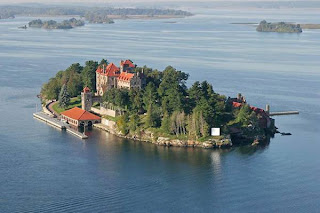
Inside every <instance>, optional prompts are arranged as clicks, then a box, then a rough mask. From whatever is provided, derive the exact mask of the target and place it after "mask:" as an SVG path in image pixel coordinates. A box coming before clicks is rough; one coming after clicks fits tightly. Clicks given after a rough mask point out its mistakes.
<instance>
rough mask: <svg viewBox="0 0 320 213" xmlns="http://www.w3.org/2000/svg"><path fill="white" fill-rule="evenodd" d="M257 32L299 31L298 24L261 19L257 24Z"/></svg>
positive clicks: (300, 30)
mask: <svg viewBox="0 0 320 213" xmlns="http://www.w3.org/2000/svg"><path fill="white" fill-rule="evenodd" d="M256 30H257V31H258V32H277V33H301V32H302V29H301V26H300V24H290V23H285V22H277V23H268V22H267V21H265V20H263V21H261V22H260V24H259V25H258V27H257V29H256Z"/></svg>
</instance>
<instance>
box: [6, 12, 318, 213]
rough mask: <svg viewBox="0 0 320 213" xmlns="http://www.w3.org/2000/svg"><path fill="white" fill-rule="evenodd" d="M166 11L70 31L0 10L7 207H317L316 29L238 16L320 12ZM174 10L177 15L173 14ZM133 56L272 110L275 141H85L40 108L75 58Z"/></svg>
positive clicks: (99, 135)
mask: <svg viewBox="0 0 320 213" xmlns="http://www.w3.org/2000/svg"><path fill="white" fill-rule="evenodd" d="M193 10H194V12H196V13H197V14H198V15H196V16H193V17H190V18H186V19H176V20H174V21H176V23H166V21H165V20H119V21H118V20H117V21H116V24H113V25H93V24H87V25H86V26H84V27H80V28H76V29H72V30H51V31H50V30H42V29H27V30H23V29H18V28H17V27H18V26H21V25H24V24H26V23H27V22H28V21H30V20H32V19H35V18H36V17H18V18H16V19H14V20H0V120H1V122H0V212H164V211H167V212H212V211H215V212H319V209H320V198H319V197H320V181H319V177H320V167H319V165H320V157H319V150H320V144H319V137H318V133H319V131H320V128H319V124H318V122H319V121H320V86H319V85H320V71H319V68H320V60H319V59H320V49H319V45H320V30H305V31H304V32H303V33H302V34H299V35H298V34H275V33H258V32H256V31H255V29H254V27H251V26H245V25H231V24H229V23H232V22H259V21H260V20H262V19H267V20H268V21H296V22H300V23H318V22H319V20H318V17H319V16H318V14H319V11H312V10H310V11H289V10H281V11H280V12H279V11H270V10H261V11H236V10H211V9H207V10H203V9H201V10H200V9H193ZM170 21H172V20H170ZM101 58H107V59H108V60H109V61H113V62H116V63H118V61H120V59H126V58H129V59H132V60H133V61H134V62H135V63H137V64H138V65H140V66H143V65H145V64H146V65H148V66H150V67H153V68H157V69H160V70H162V69H164V68H165V67H166V66H167V65H172V66H174V67H176V68H177V69H180V70H183V71H185V72H188V73H189V74H190V78H189V82H188V84H189V85H190V84H192V83H193V82H194V81H196V80H200V81H202V80H207V81H209V82H210V83H212V84H213V85H214V89H215V90H216V91H217V92H219V93H223V94H226V95H227V96H235V95H236V94H237V93H238V92H241V93H242V94H244V95H245V96H246V98H247V100H248V102H250V103H251V104H252V105H255V106H258V107H264V106H265V104H267V103H269V104H270V105H271V110H272V111H280V110H299V111H300V114H299V115H292V116H283V117H276V125H277V126H278V127H279V129H280V131H283V132H291V133H292V136H280V135H276V136H275V138H273V139H271V141H270V144H267V145H265V146H260V147H250V146H247V147H235V148H232V149H229V150H203V149H189V148H171V147H170V148H167V147H157V146H154V145H152V144H147V143H139V142H133V141H129V140H124V139H119V138H117V137H115V136H113V135H110V134H108V133H105V132H101V131H98V130H94V131H93V132H92V133H91V134H92V135H91V136H90V138H89V139H88V140H85V141H83V140H80V139H78V138H76V137H74V136H72V135H70V134H67V133H65V132H60V131H59V130H57V129H54V128H52V127H50V126H47V125H46V124H44V123H42V122H40V121H38V120H35V119H33V117H32V113H33V112H34V111H35V110H36V104H37V103H38V102H39V100H38V99H37V98H36V95H37V94H38V93H39V91H40V88H41V85H42V84H43V83H44V82H46V81H47V80H48V79H49V78H50V77H52V76H54V75H55V73H56V72H57V71H59V70H63V69H66V68H67V67H68V66H69V65H70V64H71V63H75V62H80V63H84V62H85V61H86V60H90V59H93V60H100V59H101Z"/></svg>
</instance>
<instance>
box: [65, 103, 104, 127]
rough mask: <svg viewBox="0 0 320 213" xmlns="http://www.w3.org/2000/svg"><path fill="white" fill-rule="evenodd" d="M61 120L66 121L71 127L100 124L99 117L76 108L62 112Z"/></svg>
mask: <svg viewBox="0 0 320 213" xmlns="http://www.w3.org/2000/svg"><path fill="white" fill-rule="evenodd" d="M61 119H63V120H65V121H67V122H68V123H69V124H70V125H73V126H91V125H92V124H94V123H100V122H101V118H100V117H99V116H96V115H95V114H92V113H90V112H88V111H86V110H83V109H80V108H78V107H74V108H72V109H69V110H67V111H64V112H62V113H61Z"/></svg>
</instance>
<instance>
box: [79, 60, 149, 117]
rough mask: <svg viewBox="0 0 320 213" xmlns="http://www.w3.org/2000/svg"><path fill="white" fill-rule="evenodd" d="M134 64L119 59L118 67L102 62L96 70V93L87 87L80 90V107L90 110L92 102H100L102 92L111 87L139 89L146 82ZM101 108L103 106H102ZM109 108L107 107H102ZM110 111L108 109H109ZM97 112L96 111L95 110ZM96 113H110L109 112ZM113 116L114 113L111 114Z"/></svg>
mask: <svg viewBox="0 0 320 213" xmlns="http://www.w3.org/2000/svg"><path fill="white" fill-rule="evenodd" d="M135 68H136V65H135V64H133V62H132V61H131V60H125V61H122V60H121V61H120V67H117V66H116V65H115V64H114V63H110V64H108V65H106V64H102V65H100V66H98V69H97V70H96V91H97V92H96V93H95V95H93V94H92V92H91V91H90V89H89V88H88V87H85V88H84V89H83V91H82V92H81V103H82V109H84V110H87V111H90V110H92V108H91V107H92V104H93V103H94V102H101V97H102V96H103V94H104V93H105V92H106V91H108V90H110V89H111V88H119V89H120V88H126V89H129V90H130V89H133V88H138V89H141V88H143V87H144V86H145V84H146V79H145V76H144V74H143V72H142V73H140V72H136V71H135ZM102 108H103V107H102ZM102 110H105V111H107V110H109V109H102ZM109 111H110V110H109ZM111 111H112V110H111ZM97 113H98V112H97ZM98 114H108V115H109V114H110V113H109V112H104V113H98ZM113 116H114V115H113Z"/></svg>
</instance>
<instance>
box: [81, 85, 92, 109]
mask: <svg viewBox="0 0 320 213" xmlns="http://www.w3.org/2000/svg"><path fill="white" fill-rule="evenodd" d="M81 106H82V109H84V110H86V111H90V109H91V107H92V93H91V91H90V89H89V88H88V87H85V88H84V89H83V91H82V92H81Z"/></svg>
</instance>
